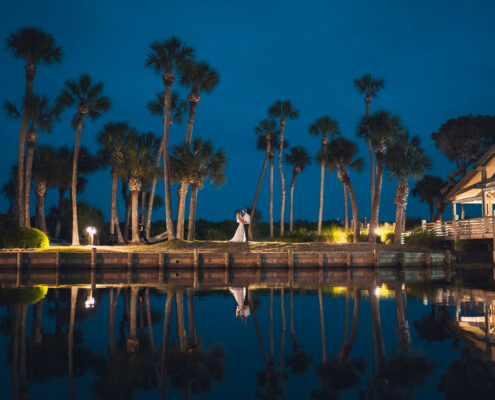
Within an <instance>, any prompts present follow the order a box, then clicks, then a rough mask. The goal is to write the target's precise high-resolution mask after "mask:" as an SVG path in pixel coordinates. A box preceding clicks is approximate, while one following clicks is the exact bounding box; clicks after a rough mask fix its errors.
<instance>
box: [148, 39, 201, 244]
mask: <svg viewBox="0 0 495 400" xmlns="http://www.w3.org/2000/svg"><path fill="white" fill-rule="evenodd" d="M150 48H151V52H150V53H149V54H148V57H147V59H146V66H147V67H151V68H153V69H154V70H155V71H156V72H158V73H161V74H162V81H163V84H164V85H165V92H164V96H163V108H164V119H163V177H164V181H165V213H166V222H167V232H168V238H169V239H175V233H174V227H173V218H172V197H171V192H170V160H169V154H168V142H169V135H170V121H171V117H172V104H171V97H172V84H173V83H174V81H175V73H176V71H177V72H180V70H181V69H182V68H183V67H184V65H185V64H186V62H188V61H190V60H192V57H193V49H192V48H191V47H188V46H186V45H185V44H183V43H181V41H180V40H179V39H177V38H176V37H172V38H170V39H168V40H166V41H162V42H159V41H157V42H153V43H152V44H151V46H150Z"/></svg>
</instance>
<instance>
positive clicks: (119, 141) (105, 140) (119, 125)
mask: <svg viewBox="0 0 495 400" xmlns="http://www.w3.org/2000/svg"><path fill="white" fill-rule="evenodd" d="M129 130H130V128H129V124H128V123H127V122H108V123H107V124H105V126H104V127H103V130H102V131H101V132H100V133H99V134H98V137H97V140H98V144H99V146H100V151H99V158H100V159H101V160H102V161H103V163H104V164H106V165H109V166H110V175H111V177H112V195H111V199H110V235H115V233H117V240H118V243H119V244H123V243H124V238H123V237H122V232H121V231H120V225H119V217H118V213H117V183H118V170H119V167H120V166H122V161H123V158H124V154H123V147H124V144H125V141H126V139H127V136H128V134H129Z"/></svg>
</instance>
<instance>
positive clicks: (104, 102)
mask: <svg viewBox="0 0 495 400" xmlns="http://www.w3.org/2000/svg"><path fill="white" fill-rule="evenodd" d="M64 85H65V88H64V90H63V91H62V93H61V94H60V95H59V97H58V98H57V106H56V108H57V110H58V111H62V110H63V109H64V108H67V107H71V106H73V105H76V107H77V112H76V114H75V115H74V117H73V118H72V127H73V128H74V129H75V130H76V142H75V145H74V158H73V162H72V182H71V199H72V245H74V246H78V245H79V231H78V225H77V200H76V196H77V165H78V158H79V148H80V146H81V131H82V128H83V125H84V118H85V117H86V115H88V116H89V118H90V119H91V120H92V121H94V120H96V119H97V118H98V117H99V116H100V115H101V114H102V113H104V112H105V111H107V110H109V109H110V99H109V98H108V97H106V96H103V95H102V92H103V83H101V82H97V83H95V84H93V82H92V80H91V78H90V76H89V75H88V74H82V75H81V76H80V77H79V79H77V80H73V79H70V80H67V81H65V84H64Z"/></svg>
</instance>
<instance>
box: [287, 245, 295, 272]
mask: <svg viewBox="0 0 495 400" xmlns="http://www.w3.org/2000/svg"><path fill="white" fill-rule="evenodd" d="M287 267H289V268H293V267H294V253H293V252H292V249H289V250H287Z"/></svg>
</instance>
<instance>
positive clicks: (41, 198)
mask: <svg viewBox="0 0 495 400" xmlns="http://www.w3.org/2000/svg"><path fill="white" fill-rule="evenodd" d="M35 192H36V215H37V217H38V218H37V221H36V227H37V228H38V229H39V230H41V231H43V232H45V233H46V234H48V231H47V229H46V219H45V195H46V183H45V182H41V181H40V182H37V183H36V189H35Z"/></svg>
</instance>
